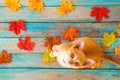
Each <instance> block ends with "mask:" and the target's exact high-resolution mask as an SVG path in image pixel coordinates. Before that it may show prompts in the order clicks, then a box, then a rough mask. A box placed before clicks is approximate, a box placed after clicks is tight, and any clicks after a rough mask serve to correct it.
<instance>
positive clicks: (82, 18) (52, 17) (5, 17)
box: [0, 6, 120, 22]
mask: <svg viewBox="0 0 120 80" xmlns="http://www.w3.org/2000/svg"><path fill="white" fill-rule="evenodd" d="M92 7H93V6H76V7H75V9H74V10H73V11H71V12H70V13H68V14H67V15H59V14H58V13H57V10H56V8H55V7H46V8H44V10H42V11H41V13H40V14H37V13H36V12H34V11H29V8H28V7H23V8H21V9H20V10H19V11H18V12H13V11H11V10H10V9H9V8H7V7H0V14H1V16H0V22H6V21H7V22H8V21H11V20H18V19H23V20H25V21H27V22H95V21H96V20H95V18H94V17H91V16H90V11H91V8H92ZM106 7H107V8H109V9H110V11H111V12H110V13H109V16H110V17H109V18H108V19H105V18H103V20H102V21H103V22H109V21H120V11H119V10H120V6H106Z"/></svg>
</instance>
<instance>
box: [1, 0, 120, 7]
mask: <svg viewBox="0 0 120 80" xmlns="http://www.w3.org/2000/svg"><path fill="white" fill-rule="evenodd" d="M19 1H20V3H21V4H22V5H23V6H29V5H28V2H27V0H19ZM42 1H43V2H44V5H45V6H58V5H60V1H61V0H42ZM66 1H67V0H66ZM72 2H73V5H77V6H78V5H80V6H81V5H120V0H109V1H108V0H72ZM0 6H5V5H4V0H0Z"/></svg>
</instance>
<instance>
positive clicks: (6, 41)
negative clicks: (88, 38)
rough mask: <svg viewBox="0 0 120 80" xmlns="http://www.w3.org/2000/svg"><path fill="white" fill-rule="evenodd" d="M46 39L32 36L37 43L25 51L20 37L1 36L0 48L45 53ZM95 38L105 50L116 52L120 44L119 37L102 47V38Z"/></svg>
mask: <svg viewBox="0 0 120 80" xmlns="http://www.w3.org/2000/svg"><path fill="white" fill-rule="evenodd" d="M44 39H45V38H31V41H33V42H35V44H36V45H35V47H34V48H33V51H25V50H20V49H19V48H18V47H17V43H18V38H1V39H0V50H3V49H5V50H7V51H9V52H11V53H16V54H18V53H43V52H44V51H45V50H46V48H45V47H44ZM94 39H95V40H96V41H97V43H98V44H99V45H100V46H101V48H102V49H103V51H104V52H114V47H115V46H119V45H120V38H118V40H117V41H116V42H115V43H113V44H111V46H110V48H105V47H102V45H101V44H100V42H99V40H100V39H101V38H94ZM11 46H14V47H11Z"/></svg>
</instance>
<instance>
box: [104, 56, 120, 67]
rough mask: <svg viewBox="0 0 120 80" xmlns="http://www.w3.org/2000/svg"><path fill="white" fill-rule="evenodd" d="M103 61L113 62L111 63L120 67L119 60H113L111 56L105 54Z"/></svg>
mask: <svg viewBox="0 0 120 80" xmlns="http://www.w3.org/2000/svg"><path fill="white" fill-rule="evenodd" d="M102 60H105V61H108V62H111V63H113V64H115V65H117V66H118V67H120V62H119V61H117V60H115V59H113V58H112V57H111V56H109V55H106V54H103V55H102Z"/></svg>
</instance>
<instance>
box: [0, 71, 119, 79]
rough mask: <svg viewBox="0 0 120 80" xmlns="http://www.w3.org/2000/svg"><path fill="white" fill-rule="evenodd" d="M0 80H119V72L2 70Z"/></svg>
mask: <svg viewBox="0 0 120 80" xmlns="http://www.w3.org/2000/svg"><path fill="white" fill-rule="evenodd" d="M0 79H1V80H8V79H9V80H119V79H120V70H80V71H78V70H69V69H68V70H67V69H64V70H59V69H2V70H0Z"/></svg>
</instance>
